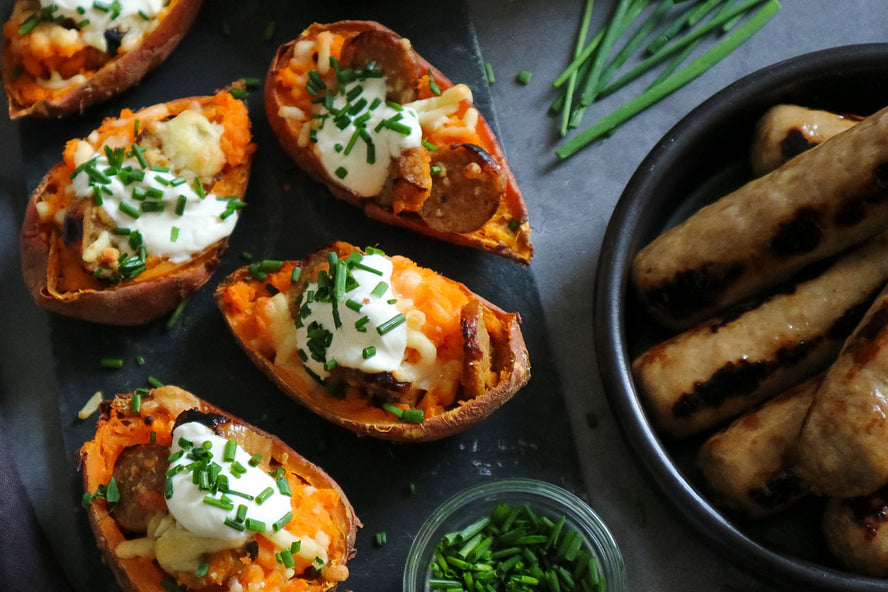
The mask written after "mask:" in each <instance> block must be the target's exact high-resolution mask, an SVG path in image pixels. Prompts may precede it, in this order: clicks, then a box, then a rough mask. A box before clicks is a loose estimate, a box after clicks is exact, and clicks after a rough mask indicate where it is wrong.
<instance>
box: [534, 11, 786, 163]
mask: <svg viewBox="0 0 888 592" xmlns="http://www.w3.org/2000/svg"><path fill="white" fill-rule="evenodd" d="M593 4H594V0H586V3H585V7H584V10H583V17H582V19H581V23H580V29H579V34H578V38H577V42H576V46H575V49H574V59H573V61H572V62H571V63H570V65H569V66H568V67H567V68H566V69H565V70H564V72H563V73H562V74H561V75H560V76H559V77H558V78H557V79H556V80H555V82H554V86H555V87H556V88H558V89H560V90H561V93H560V96H559V97H558V98H557V99H556V101H555V102H554V103H553V104H552V108H551V110H552V112H554V113H555V114H558V115H560V118H561V125H560V132H561V135H562V136H567V134H568V133H569V131H570V130H572V129H574V128H577V127H579V126H580V123H581V122H582V119H583V116H584V114H585V112H586V110H587V109H588V108H589V107H590V106H591V105H592V103H593V102H594V101H596V100H599V99H603V98H604V97H607V96H609V95H611V94H613V93H615V92H616V91H618V90H620V89H621V88H623V87H624V86H626V85H627V84H629V83H630V82H632V81H634V80H635V79H636V78H638V77H640V76H641V75H643V74H645V73H647V72H648V71H649V70H651V69H652V68H654V67H656V66H658V65H660V64H662V63H664V62H667V60H670V61H669V63H668V64H667V65H666V66H665V68H664V69H663V70H662V72H661V73H660V74H659V76H658V77H657V78H656V80H654V82H653V83H652V84H651V85H650V86H648V87H647V88H646V89H645V90H644V91H642V92H641V93H639V94H638V95H636V96H635V97H634V98H632V99H630V100H629V101H627V102H626V103H624V104H623V105H622V106H621V107H619V108H617V109H616V110H615V111H613V112H612V113H611V114H609V115H607V116H606V117H604V118H603V119H601V120H599V121H598V122H596V123H595V124H593V125H591V126H589V127H587V128H585V129H584V130H583V131H581V132H580V133H578V134H577V135H576V136H574V137H573V138H571V139H569V140H567V141H566V142H564V143H563V144H561V146H559V147H558V149H557V150H556V151H555V153H556V154H557V155H558V157H559V158H562V159H564V158H567V157H569V156H571V155H573V154H575V153H576V152H577V151H579V150H580V149H582V148H584V147H585V146H587V145H589V144H591V143H592V142H594V141H595V140H597V139H599V138H601V137H602V136H605V135H608V134H610V133H611V132H612V131H613V130H614V129H616V127H617V126H619V125H620V124H622V123H623V122H625V121H626V120H628V119H630V118H631V117H634V116H635V115H637V114H638V113H640V112H641V111H643V110H645V109H647V108H648V107H650V106H651V105H653V104H654V103H656V102H657V101H659V100H660V99H662V98H664V97H666V96H667V95H669V94H671V93H672V92H674V91H675V90H677V89H679V88H681V87H682V86H684V85H685V84H687V83H689V82H690V81H692V80H694V79H695V78H697V77H698V76H700V75H701V74H703V73H704V72H706V71H707V70H708V69H709V68H711V67H712V66H714V65H715V64H717V63H718V62H719V61H721V60H722V59H723V58H724V57H726V56H727V55H728V54H730V53H731V52H732V51H734V50H735V49H736V48H737V47H739V46H740V45H742V44H743V43H744V42H745V41H746V40H747V39H749V38H750V37H752V36H753V35H754V34H755V33H756V32H757V31H758V30H759V29H761V28H762V27H763V26H764V25H765V24H766V23H767V22H768V21H769V20H770V19H771V17H773V16H774V15H775V14H776V13H777V11H778V10H780V2H779V1H778V0H739V1H738V0H653V1H652V0H617V3H616V7H615V9H614V11H613V14H611V16H610V18H609V19H608V20H607V22H606V23H605V24H604V25H603V26H602V28H601V29H600V30H599V31H598V33H597V34H596V35H595V37H594V38H593V39H592V40H591V41H589V43H588V44H587V43H586V37H587V31H588V29H589V24H590V22H591V19H592V8H593ZM747 17H748V18H747ZM707 35H721V36H723V37H722V38H721V39H720V40H719V41H718V42H717V43H716V44H715V45H714V46H713V47H712V48H710V49H709V50H707V51H706V52H705V53H703V54H702V55H700V56H699V57H698V58H696V59H694V60H693V61H692V62H691V63H689V64H687V65H685V66H682V64H683V63H684V61H685V60H686V59H687V58H688V57H689V56H690V54H691V53H693V51H694V50H695V49H696V48H697V46H698V45H699V44H700V42H701V41H702V40H703V38H704V37H705V36H707ZM618 48H619V49H618ZM630 58H633V60H634V61H636V62H637V63H636V64H635V65H634V67H631V68H629V69H628V71H626V72H625V73H622V72H621V68H622V67H623V66H624V65H625V64H626V62H627V61H629V59H630Z"/></svg>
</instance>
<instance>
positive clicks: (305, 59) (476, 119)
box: [274, 25, 533, 261]
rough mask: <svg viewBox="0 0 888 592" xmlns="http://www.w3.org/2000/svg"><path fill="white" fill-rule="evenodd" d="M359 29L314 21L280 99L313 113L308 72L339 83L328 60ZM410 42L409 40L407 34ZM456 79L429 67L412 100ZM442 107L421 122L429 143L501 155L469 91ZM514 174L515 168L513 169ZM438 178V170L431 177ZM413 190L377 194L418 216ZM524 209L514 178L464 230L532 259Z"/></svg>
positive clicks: (295, 124)
mask: <svg viewBox="0 0 888 592" xmlns="http://www.w3.org/2000/svg"><path fill="white" fill-rule="evenodd" d="M358 32H359V31H351V30H348V29H347V28H343V27H336V26H335V25H334V26H331V27H330V28H329V29H324V27H323V26H318V25H315V26H313V27H312V28H310V29H309V30H308V31H306V32H305V33H303V36H302V37H301V38H300V40H299V41H297V42H296V44H295V45H294V46H293V50H292V52H291V53H290V55H289V56H288V57H289V60H288V61H287V62H286V64H285V65H284V66H283V67H281V68H279V69H278V70H277V72H276V73H275V78H274V83H275V84H276V85H277V91H276V92H277V93H278V95H279V101H280V103H281V104H282V105H286V106H288V107H294V108H295V112H297V113H299V112H301V113H302V114H308V115H309V116H310V114H311V113H312V99H313V96H312V95H311V94H310V93H309V91H307V90H306V85H307V84H308V83H309V80H310V75H309V73H310V72H312V76H313V75H314V73H320V76H321V77H322V79H323V80H324V81H325V84H327V87H328V88H331V89H332V88H337V80H336V73H335V72H334V69H333V68H332V67H331V66H330V60H331V58H334V59H335V60H339V59H340V57H341V53H342V48H343V45H344V44H345V43H346V41H347V39H348V38H350V37H352V36H354V35H355V34H357V33H358ZM405 42H406V40H405ZM453 86H454V85H453V83H451V82H450V81H449V80H447V79H446V78H444V77H443V76H440V75H437V76H435V75H433V74H432V73H431V69H429V73H426V74H423V75H421V76H420V77H419V78H418V80H416V82H415V88H414V99H413V100H422V99H428V100H434V99H439V98H440V96H441V94H442V93H444V92H446V91H447V89H451V88H453ZM438 111H440V110H439V109H433V110H432V113H433V115H434V116H433V117H430V118H428V119H427V120H426V121H424V122H423V124H422V135H423V140H424V142H425V143H426V145H432V146H453V145H462V144H472V145H477V146H480V147H481V148H483V149H484V150H485V151H487V152H488V153H490V154H494V155H498V157H499V158H502V150H501V149H500V147H499V143H498V141H497V139H496V138H495V136H494V134H493V131H492V130H491V129H490V126H488V125H487V123H486V122H485V121H483V119H482V118H481V117H480V116H479V113H478V111H477V109H476V108H475V107H474V105H473V104H472V102H471V95H470V93H469V97H468V98H465V99H463V100H460V101H459V104H458V107H457V109H456V110H455V111H453V112H449V113H443V114H442V113H438ZM288 124H289V125H290V127H291V132H292V133H293V134H294V135H296V136H298V135H300V133H301V134H302V137H304V138H307V137H308V134H307V133H306V132H305V129H304V128H305V127H306V126H305V125H303V122H302V121H299V120H298V118H297V119H294V120H288ZM509 177H511V174H509ZM431 181H432V182H434V175H433V176H432V179H431ZM412 197H413V196H412V195H410V194H408V197H406V198H402V199H398V197H397V195H396V197H395V199H394V200H393V201H391V202H390V201H389V200H386V199H383V200H381V201H380V200H377V201H378V202H379V204H380V205H381V206H382V207H383V208H384V209H388V210H391V211H392V212H393V213H394V214H399V215H401V216H407V217H410V216H414V215H415V213H414V212H415V211H416V207H415V204H413V203H411V198H412ZM526 218H527V215H526V209H525V206H524V203H523V200H522V197H521V195H520V193H519V192H518V190H517V186H516V185H515V182H514V179H510V181H509V183H508V186H507V188H506V191H505V192H504V194H503V196H502V199H501V201H500V203H499V207H498V208H497V209H496V212H495V213H494V214H493V216H492V217H491V218H490V219H489V220H488V221H487V222H486V223H485V224H483V226H481V227H480V228H477V229H476V230H472V231H469V232H465V233H462V234H464V235H465V236H467V237H471V238H473V239H478V240H480V241H481V242H482V243H483V244H485V245H486V246H487V247H488V248H497V247H498V246H503V245H504V246H506V247H507V248H508V249H509V250H511V251H512V252H514V253H517V254H519V255H520V256H521V257H522V258H524V259H525V260H527V261H529V260H530V257H531V256H532V252H533V249H532V247H531V244H530V227H529V225H528V224H527V219H526Z"/></svg>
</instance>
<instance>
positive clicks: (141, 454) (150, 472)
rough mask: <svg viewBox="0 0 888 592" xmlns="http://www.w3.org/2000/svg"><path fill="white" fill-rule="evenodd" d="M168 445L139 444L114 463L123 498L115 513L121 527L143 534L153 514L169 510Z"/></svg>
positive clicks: (128, 449) (118, 486)
mask: <svg viewBox="0 0 888 592" xmlns="http://www.w3.org/2000/svg"><path fill="white" fill-rule="evenodd" d="M168 457H169V449H168V448H164V447H162V446H155V445H153V444H138V445H136V446H130V447H129V448H126V449H124V451H123V452H121V453H120V456H118V457H117V461H116V462H115V463H114V480H115V481H116V482H117V489H118V490H119V492H120V501H119V502H117V504H115V505H114V509H113V510H112V513H113V514H114V518H115V519H116V520H117V523H118V524H119V525H120V527H121V528H123V529H124V530H127V531H129V532H131V533H135V534H144V533H145V531H146V529H147V528H148V521H149V520H150V519H151V517H152V516H154V515H158V514H165V513H166V512H167V506H166V500H165V499H164V497H163V490H164V484H165V483H166V471H167V469H168V468H169V465H170V463H169V460H168Z"/></svg>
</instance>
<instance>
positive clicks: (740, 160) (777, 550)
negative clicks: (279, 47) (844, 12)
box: [595, 44, 888, 591]
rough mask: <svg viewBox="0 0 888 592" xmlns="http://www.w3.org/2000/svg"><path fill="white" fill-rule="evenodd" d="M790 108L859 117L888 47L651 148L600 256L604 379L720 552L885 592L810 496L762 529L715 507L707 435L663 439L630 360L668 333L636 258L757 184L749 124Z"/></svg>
mask: <svg viewBox="0 0 888 592" xmlns="http://www.w3.org/2000/svg"><path fill="white" fill-rule="evenodd" d="M784 102H790V103H797V104H801V105H805V106H808V107H812V108H819V109H828V110H833V111H837V112H840V113H856V114H861V115H868V114H870V113H873V112H875V111H877V110H879V109H880V108H882V107H885V106H888V44H869V45H854V46H847V47H840V48H835V49H830V50H826V51H821V52H817V53H811V54H807V55H804V56H801V57H798V58H793V59H790V60H787V61H784V62H781V63H778V64H776V65H774V66H771V67H768V68H765V69H763V70H760V71H759V72H756V73H754V74H751V75H750V76H747V77H745V78H743V79H741V80H739V81H738V82H735V83H734V84H732V85H730V86H729V87H727V88H725V89H724V90H722V91H721V92H719V93H718V94H716V95H715V96H713V97H712V98H710V99H709V100H707V101H706V102H705V103H703V104H702V105H700V106H699V107H698V108H696V109H695V110H694V111H692V112H691V113H690V114H689V115H688V116H687V117H685V118H684V119H683V120H682V121H680V122H679V123H678V124H677V125H676V126H675V127H674V128H672V130H670V131H669V133H667V134H666V136H665V137H664V138H663V139H662V140H661V141H660V142H659V143H658V144H657V145H656V146H655V147H654V149H653V150H652V151H651V152H650V154H649V155H648V156H647V157H646V159H645V160H644V162H643V163H642V164H641V166H640V167H639V168H638V170H637V172H636V173H635V175H634V176H633V177H632V179H631V180H630V182H629V184H628V185H627V186H626V190H625V191H624V193H623V195H622V196H621V198H620V201H619V203H618V204H617V207H616V209H615V211H614V214H613V217H612V218H611V221H610V223H609V225H608V229H607V232H606V233H605V237H604V244H603V247H602V252H601V256H600V259H599V261H600V264H599V269H598V276H597V285H596V295H595V296H596V301H595V337H596V348H597V352H598V358H599V363H600V367H601V373H602V378H603V380H604V386H605V389H606V392H607V396H608V399H609V402H610V404H611V407H612V409H613V411H614V413H615V415H616V416H617V418H618V421H619V422H620V425H621V428H622V430H623V433H624V436H625V437H626V438H627V440H628V442H629V444H630V446H631V447H632V448H633V449H634V451H635V452H636V454H637V456H638V458H639V459H640V460H641V462H642V464H643V465H644V467H645V468H646V469H647V471H648V472H649V474H650V475H651V476H652V477H653V479H654V481H655V482H656V484H657V486H658V487H659V488H660V489H661V490H662V491H663V493H664V494H665V496H666V497H667V498H668V499H669V500H670V501H671V502H672V503H673V504H674V505H675V506H676V507H677V508H678V510H679V511H680V512H681V513H682V514H683V516H684V518H685V519H686V520H687V521H688V522H689V523H690V524H691V525H692V526H693V527H694V528H695V529H696V530H697V531H698V533H699V534H700V535H701V536H702V537H704V538H705V539H707V540H708V541H709V542H710V543H712V544H713V545H714V546H715V547H717V548H719V549H720V550H721V551H723V552H724V553H725V554H727V555H728V556H729V557H731V558H733V559H734V560H735V561H736V562H737V563H738V564H740V565H741V566H743V567H744V568H746V569H748V570H750V571H753V572H756V573H758V574H759V575H761V576H762V577H763V578H765V579H766V580H767V581H769V582H771V583H773V584H775V585H777V586H779V588H780V589H790V588H792V589H799V590H845V591H862V590H888V580H877V579H872V578H867V577H862V576H857V575H854V574H851V573H849V572H847V571H845V570H843V569H842V568H841V566H840V565H839V564H838V563H837V562H836V561H835V560H834V559H833V558H832V557H831V556H830V555H829V553H828V552H827V550H826V548H825V545H824V542H823V539H822V535H821V532H820V514H821V510H822V504H823V502H822V500H818V499H813V498H812V499H808V500H805V501H804V502H802V503H800V504H798V505H797V506H795V507H793V508H792V509H791V510H789V511H787V512H785V513H783V514H781V515H779V516H777V517H774V518H769V519H766V520H764V521H761V522H758V523H753V522H744V521H741V520H738V519H734V518H733V517H731V516H728V515H727V514H725V513H722V512H720V511H719V510H718V509H717V508H715V507H714V506H713V505H712V504H711V503H710V502H709V501H708V500H707V499H706V497H705V494H704V491H703V488H702V487H701V483H700V479H699V474H698V472H697V470H696V468H695V455H696V451H697V448H698V447H699V444H700V443H701V440H698V439H695V440H692V441H686V442H680V443H675V442H671V441H667V440H665V439H664V440H661V439H660V437H659V436H658V435H657V434H656V432H655V431H654V429H653V427H652V425H651V423H650V421H649V420H648V417H647V415H646V413H645V410H644V408H643V406H642V403H641V401H640V400H639V398H638V395H637V393H636V389H635V384H634V383H633V380H632V376H631V372H630V363H631V360H632V359H633V358H634V357H635V356H637V355H638V354H640V353H641V352H642V351H644V349H646V348H647V347H649V346H651V345H653V344H654V343H655V342H657V341H658V340H662V339H664V338H665V337H666V336H667V334H666V333H664V332H662V330H659V329H657V328H656V326H655V325H654V323H653V321H652V320H650V319H649V318H647V317H646V316H645V314H644V313H643V312H642V311H641V309H640V307H639V305H638V303H637V302H636V301H635V299H634V298H633V296H632V294H631V290H630V289H629V285H628V281H627V278H628V271H629V267H630V265H631V263H632V260H633V258H634V256H635V254H636V253H637V252H638V251H639V250H640V249H641V248H642V247H643V246H644V245H645V244H647V243H648V242H649V241H650V240H652V239H653V238H654V237H656V236H657V235H658V234H660V233H661V232H663V231H664V230H665V229H667V228H668V227H669V226H672V225H674V224H675V222H677V221H679V220H681V219H683V218H685V217H687V215H688V214H689V213H691V212H693V211H694V210H695V209H697V208H699V207H700V206H701V205H703V204H705V203H707V202H710V201H712V200H713V199H716V198H717V197H720V196H721V195H724V194H725V193H727V192H728V191H729V190H731V189H733V188H735V187H737V186H739V185H740V184H742V183H743V182H745V181H746V180H748V179H749V178H750V172H749V165H748V152H749V146H750V142H751V139H752V133H753V128H754V125H755V123H756V121H757V120H758V119H759V118H760V117H761V116H762V115H763V114H764V113H765V111H767V109H768V108H769V107H771V106H773V105H776V104H778V103H784Z"/></svg>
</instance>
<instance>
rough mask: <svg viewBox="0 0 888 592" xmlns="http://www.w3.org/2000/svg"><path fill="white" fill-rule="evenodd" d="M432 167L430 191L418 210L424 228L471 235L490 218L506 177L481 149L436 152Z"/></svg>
mask: <svg viewBox="0 0 888 592" xmlns="http://www.w3.org/2000/svg"><path fill="white" fill-rule="evenodd" d="M431 166H432V171H433V175H432V190H431V193H430V194H429V198H428V199H427V200H426V202H425V203H424V204H423V206H422V208H420V210H419V215H420V216H421V217H422V219H423V220H424V221H425V223H426V224H428V225H429V226H431V227H432V228H434V229H435V230H438V231H442V232H472V231H474V230H478V229H479V228H481V227H482V226H483V225H484V224H485V223H486V222H487V221H488V220H490V219H491V218H492V217H493V215H494V214H495V213H496V211H497V209H498V208H499V204H500V200H501V199H502V197H503V193H504V192H505V190H506V175H505V173H504V172H503V169H502V167H501V166H500V165H499V163H497V162H496V161H495V160H494V159H493V158H492V157H491V156H490V154H488V153H487V152H486V151H485V150H484V149H483V148H480V147H478V146H475V145H474V144H458V145H455V146H450V147H441V148H438V149H437V150H435V151H433V152H432V165H431Z"/></svg>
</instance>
